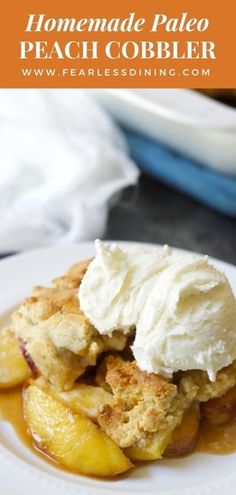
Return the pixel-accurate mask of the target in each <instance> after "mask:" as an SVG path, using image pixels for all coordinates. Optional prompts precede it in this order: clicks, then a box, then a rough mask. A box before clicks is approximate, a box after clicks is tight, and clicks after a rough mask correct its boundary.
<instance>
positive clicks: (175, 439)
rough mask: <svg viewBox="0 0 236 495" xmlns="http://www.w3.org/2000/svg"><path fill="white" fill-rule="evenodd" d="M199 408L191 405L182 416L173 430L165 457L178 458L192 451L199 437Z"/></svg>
mask: <svg viewBox="0 0 236 495" xmlns="http://www.w3.org/2000/svg"><path fill="white" fill-rule="evenodd" d="M199 426H200V420H199V408H198V405H197V404H193V405H192V406H191V407H190V408H189V409H187V411H185V413H184V415H183V419H182V422H181V424H180V425H179V426H177V428H176V429H175V430H174V432H173V434H172V437H171V440H170V443H169V444H168V446H167V448H166V450H165V454H164V456H165V457H180V456H182V455H187V454H190V452H192V451H193V449H194V447H195V445H196V443H197V440H198V437H199Z"/></svg>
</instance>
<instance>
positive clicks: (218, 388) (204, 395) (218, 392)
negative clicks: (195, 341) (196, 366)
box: [180, 361, 236, 402]
mask: <svg viewBox="0 0 236 495" xmlns="http://www.w3.org/2000/svg"><path fill="white" fill-rule="evenodd" d="M235 385H236V361H233V363H232V364H230V365H229V366H227V367H226V368H222V369H221V370H220V371H218V373H217V375H216V380H215V381H214V382H211V381H210V380H209V378H208V375H207V373H206V372H205V371H201V370H191V371H185V372H183V373H182V376H181V378H180V387H184V388H185V390H188V393H189V394H192V396H194V397H195V399H196V400H198V401H199V402H206V401H208V400H210V399H214V398H217V397H221V396H222V395H224V394H225V393H226V392H228V390H229V389H231V388H232V387H234V386H235Z"/></svg>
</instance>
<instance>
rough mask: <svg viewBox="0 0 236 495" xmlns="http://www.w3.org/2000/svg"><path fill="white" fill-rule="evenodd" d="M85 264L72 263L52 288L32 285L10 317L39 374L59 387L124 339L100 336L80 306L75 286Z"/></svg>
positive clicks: (68, 385) (120, 346) (64, 386)
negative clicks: (73, 264)
mask: <svg viewBox="0 0 236 495" xmlns="http://www.w3.org/2000/svg"><path fill="white" fill-rule="evenodd" d="M87 266H88V262H86V263H85V262H83V263H80V264H77V265H75V266H74V267H72V268H71V269H70V270H69V271H68V272H67V274H66V276H65V277H62V278H61V279H57V280H56V281H54V287H52V288H45V287H35V288H34V289H33V292H32V296H31V297H28V298H26V299H25V300H24V301H23V302H22V304H21V306H20V308H19V309H18V311H15V312H14V313H13V316H12V325H13V329H14V333H15V335H16V336H17V338H19V339H20V340H21V343H23V345H24V347H25V350H26V353H28V354H29V356H30V357H31V359H32V361H33V362H34V364H35V366H36V368H37V369H38V371H39V373H40V374H42V375H43V376H44V377H45V378H47V379H48V380H49V382H50V383H51V384H52V385H54V386H55V387H56V388H57V389H61V390H63V389H65V390H66V389H70V388H71V387H72V385H73V383H74V381H75V380H76V379H77V378H78V377H79V376H80V375H82V374H83V373H84V371H85V370H86V368H87V367H88V366H91V365H95V364H96V360H97V357H98V356H99V355H100V354H101V353H102V352H104V351H107V350H110V349H111V350H114V349H115V350H122V349H123V348H124V346H125V344H126V340H127V339H126V337H124V336H123V335H122V334H119V332H115V333H114V335H113V336H112V337H102V336H100V335H99V334H98V332H97V330H96V329H95V328H94V327H93V325H91V324H90V322H89V321H88V320H87V318H86V317H85V316H84V314H83V312H82V310H81V309H80V306H79V300H78V297H77V294H78V286H79V284H80V282H81V279H82V276H83V274H84V271H85V270H86V267H87ZM59 280H60V282H58V281H59ZM62 281H63V283H62ZM63 284H64V285H65V286H64V285H63ZM75 285H76V287H75Z"/></svg>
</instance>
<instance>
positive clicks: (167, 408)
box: [98, 356, 191, 457]
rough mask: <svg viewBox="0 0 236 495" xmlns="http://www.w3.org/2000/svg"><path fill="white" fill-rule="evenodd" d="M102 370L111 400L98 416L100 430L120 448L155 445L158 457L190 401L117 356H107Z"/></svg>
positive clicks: (154, 376)
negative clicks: (104, 373) (103, 370)
mask: <svg viewBox="0 0 236 495" xmlns="http://www.w3.org/2000/svg"><path fill="white" fill-rule="evenodd" d="M103 367H104V364H103ZM105 367H106V376H105V378H106V382H107V384H108V385H109V386H110V388H111V390H112V393H113V401H112V402H111V404H106V405H105V406H104V407H103V408H102V410H101V411H100V413H99V415H98V422H99V424H100V426H101V428H102V429H103V430H104V431H105V432H106V433H107V435H108V436H110V437H111V438H112V439H113V440H114V441H115V442H116V443H117V444H118V445H119V446H120V447H122V448H127V447H134V448H145V447H147V448H149V449H150V446H152V444H155V448H156V450H158V452H159V454H160V455H159V456H160V457H161V455H162V453H163V452H164V450H165V447H166V445H167V443H168V441H169V439H170V437H171V433H172V431H173V430H174V428H175V427H176V426H177V425H178V424H179V423H180V422H181V419H182V415H183V412H184V411H185V409H186V408H187V407H188V406H189V404H190V402H191V399H190V400H189V399H188V397H187V396H186V395H185V392H184V387H183V388H182V391H181V392H179V391H178V388H177V386H176V385H174V384H173V383H169V382H168V381H167V380H165V379H164V378H162V377H160V376H159V375H156V374H154V373H150V374H148V373H146V372H145V371H141V370H140V369H139V368H138V366H137V364H136V362H135V361H132V362H128V361H124V360H123V359H122V358H120V357H114V356H109V357H107V358H106V359H105ZM99 379H100V381H101V375H100V377H99Z"/></svg>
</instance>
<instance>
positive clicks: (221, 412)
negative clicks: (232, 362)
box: [201, 386, 236, 425]
mask: <svg viewBox="0 0 236 495" xmlns="http://www.w3.org/2000/svg"><path fill="white" fill-rule="evenodd" d="M201 415H202V417H203V418H204V419H206V420H207V421H208V422H209V423H212V424H215V425H221V424H223V423H227V422H228V421H230V420H231V419H233V417H234V416H235V415H236V386H235V387H232V388H231V389H230V390H228V392H226V393H225V394H224V395H222V396H221V397H218V398H217V399H210V400H208V401H207V402H203V403H202V404H201Z"/></svg>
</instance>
